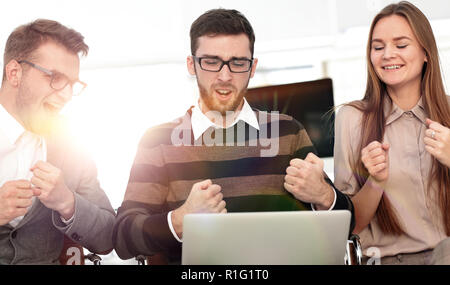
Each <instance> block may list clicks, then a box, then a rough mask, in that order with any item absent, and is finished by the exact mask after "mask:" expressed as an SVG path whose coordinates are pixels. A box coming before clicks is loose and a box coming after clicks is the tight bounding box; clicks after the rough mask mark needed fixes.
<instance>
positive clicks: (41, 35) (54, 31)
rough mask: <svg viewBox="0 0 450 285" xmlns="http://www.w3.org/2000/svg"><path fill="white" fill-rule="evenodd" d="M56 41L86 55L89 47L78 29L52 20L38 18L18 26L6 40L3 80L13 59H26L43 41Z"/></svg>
mask: <svg viewBox="0 0 450 285" xmlns="http://www.w3.org/2000/svg"><path fill="white" fill-rule="evenodd" d="M47 41H54V42H56V43H58V44H61V45H63V46H64V47H66V48H67V50H69V51H70V52H73V53H74V54H78V53H80V52H81V53H82V55H83V56H86V55H87V54H88V51H89V47H88V46H87V45H86V43H85V42H84V37H83V36H82V35H81V34H80V33H79V32H77V31H75V30H73V29H70V28H67V27H66V26H64V25H62V24H60V23H58V22H56V21H52V20H46V19H38V20H35V21H34V22H31V23H28V24H25V25H22V26H19V27H17V28H16V29H15V30H14V31H13V32H12V33H11V35H9V37H8V40H7V41H6V46H5V53H4V55H3V80H5V78H6V75H5V74H6V72H5V67H6V65H7V64H8V63H9V62H10V61H11V60H13V59H17V60H20V59H26V58H27V57H29V56H30V55H31V54H32V53H33V52H34V51H35V50H36V49H38V48H39V47H40V46H41V45H42V44H43V43H45V42H47Z"/></svg>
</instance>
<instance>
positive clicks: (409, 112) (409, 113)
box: [405, 111, 413, 118]
mask: <svg viewBox="0 0 450 285" xmlns="http://www.w3.org/2000/svg"><path fill="white" fill-rule="evenodd" d="M405 115H406V116H408V117H409V118H412V117H413V113H412V112H411V111H407V112H405Z"/></svg>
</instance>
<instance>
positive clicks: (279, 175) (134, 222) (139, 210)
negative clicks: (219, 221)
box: [113, 9, 353, 263]
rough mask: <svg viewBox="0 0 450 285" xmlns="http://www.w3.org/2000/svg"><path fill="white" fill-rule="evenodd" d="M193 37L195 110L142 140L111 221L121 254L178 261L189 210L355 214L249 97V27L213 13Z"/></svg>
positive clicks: (293, 126) (295, 133) (300, 146)
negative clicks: (115, 213) (114, 215)
mask: <svg viewBox="0 0 450 285" xmlns="http://www.w3.org/2000/svg"><path fill="white" fill-rule="evenodd" d="M190 36H191V55H190V56H188V58H187V67H188V71H189V73H190V74H191V75H193V76H195V77H196V79H197V84H198V87H199V91H200V98H199V101H198V105H196V106H193V107H191V108H190V109H189V110H188V111H187V112H186V114H185V115H184V116H183V117H181V118H179V119H178V120H175V121H173V122H171V123H166V124H162V125H160V126H157V127H154V128H151V129H149V130H148V131H147V133H146V134H145V135H144V137H143V138H142V140H141V142H140V144H139V148H138V151H137V154H136V158H135V161H134V164H133V167H132V169H131V173H130V179H129V182H128V186H127V191H126V194H125V199H124V201H123V203H122V205H121V207H120V209H119V211H118V215H117V219H116V224H115V230H114V235H113V237H114V244H115V249H116V252H117V253H118V254H119V256H120V257H121V258H130V257H132V256H136V255H154V254H155V253H160V252H161V253H163V255H164V256H166V257H167V261H168V262H171V263H179V262H180V261H181V242H182V238H183V217H184V216H185V215H186V214H189V213H226V212H253V211H296V210H305V209H314V210H336V209H345V210H349V211H353V206H352V203H351V201H350V199H349V198H348V197H347V196H345V195H344V194H342V193H340V192H339V191H338V190H337V189H335V188H334V186H333V184H332V183H331V181H330V180H329V179H328V178H327V177H326V175H324V172H323V162H322V161H321V160H320V159H319V158H318V157H317V156H316V155H315V154H314V152H315V150H314V147H313V145H312V143H311V140H310V139H309V137H308V134H307V133H306V130H305V129H304V128H303V126H302V125H301V124H300V123H299V122H297V121H296V120H295V119H293V118H292V117H290V116H286V115H278V114H269V113H266V112H260V111H258V110H253V109H252V108H251V107H250V106H249V104H248V103H247V101H246V100H245V98H244V95H245V92H246V89H247V86H248V83H249V80H250V78H252V77H253V75H254V74H255V70H256V65H257V59H256V58H254V57H253V51H254V41H255V35H254V33H253V29H252V27H251V25H250V23H249V22H248V20H247V19H246V18H245V17H244V16H243V15H242V14H241V13H240V12H238V11H236V10H226V9H214V10H211V11H208V12H206V13H204V14H203V15H201V16H200V17H199V18H198V19H197V20H196V21H195V22H194V23H193V24H192V26H191V31H190ZM237 234H238V233H237ZM255 238H262V237H255ZM299 242H300V240H299Z"/></svg>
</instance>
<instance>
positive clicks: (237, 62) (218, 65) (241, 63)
mask: <svg viewBox="0 0 450 285" xmlns="http://www.w3.org/2000/svg"><path fill="white" fill-rule="evenodd" d="M192 57H193V58H194V59H195V60H196V61H197V62H198V64H199V65H200V68H201V69H203V70H205V71H211V72H219V71H221V70H222V67H223V66H224V65H227V66H228V69H230V71H231V72H233V73H244V72H248V71H249V70H250V69H251V68H252V64H253V59H248V58H233V59H230V60H227V61H225V60H222V59H220V58H218V57H196V56H192Z"/></svg>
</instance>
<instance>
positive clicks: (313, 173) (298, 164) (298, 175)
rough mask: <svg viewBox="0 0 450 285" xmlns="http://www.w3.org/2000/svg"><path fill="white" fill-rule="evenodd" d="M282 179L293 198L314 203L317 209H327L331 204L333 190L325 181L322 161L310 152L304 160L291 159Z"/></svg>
mask: <svg viewBox="0 0 450 285" xmlns="http://www.w3.org/2000/svg"><path fill="white" fill-rule="evenodd" d="M284 181H285V182H284V188H286V190H287V191H289V192H290V193H292V195H294V197H295V198H297V199H298V200H300V201H303V202H307V203H312V204H315V205H316V208H317V209H319V210H325V209H329V208H330V207H331V205H332V204H333V201H334V190H333V188H332V187H331V186H330V185H329V184H328V183H327V182H326V181H325V178H324V172H323V161H322V160H321V159H320V158H318V157H317V156H316V155H314V154H313V153H311V152H310V153H308V155H307V156H306V158H305V159H304V160H302V159H299V158H295V159H293V160H291V162H290V166H289V167H288V168H287V169H286V176H285V177H284Z"/></svg>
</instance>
